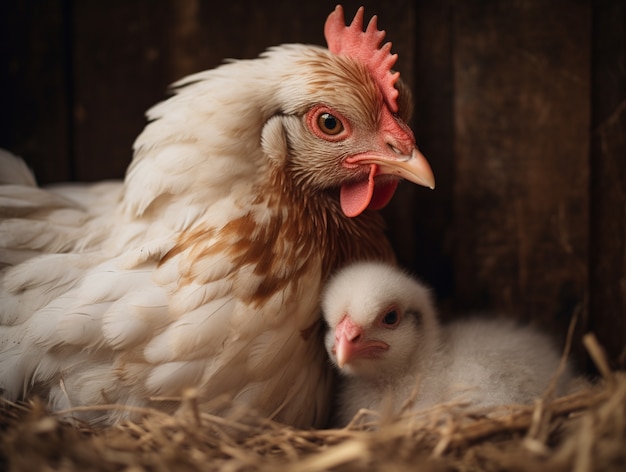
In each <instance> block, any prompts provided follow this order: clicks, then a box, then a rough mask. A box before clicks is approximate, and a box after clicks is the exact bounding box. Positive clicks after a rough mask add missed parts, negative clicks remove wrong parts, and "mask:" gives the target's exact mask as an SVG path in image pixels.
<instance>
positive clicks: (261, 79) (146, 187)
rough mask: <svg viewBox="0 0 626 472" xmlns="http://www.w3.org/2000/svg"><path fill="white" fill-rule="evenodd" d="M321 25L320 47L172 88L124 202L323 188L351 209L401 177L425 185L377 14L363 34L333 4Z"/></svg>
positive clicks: (192, 200)
mask: <svg viewBox="0 0 626 472" xmlns="http://www.w3.org/2000/svg"><path fill="white" fill-rule="evenodd" d="M325 33H326V37H327V41H328V44H329V49H325V48H321V47H317V46H309V45H302V44H290V45H282V46H278V47H274V48H271V49H269V50H268V51H266V52H265V53H263V54H262V55H261V56H260V57H259V58H257V59H251V60H240V61H230V62H228V63H226V64H224V65H222V66H221V67H218V68H216V69H213V70H209V71H205V72H201V73H198V74H195V75H192V76H190V77H187V78H185V79H183V80H182V81H180V82H179V83H177V84H175V85H176V87H177V88H176V89H175V92H176V94H175V95H174V96H173V97H171V98H170V99H169V100H167V101H165V102H163V103H161V104H158V105H157V106H155V107H153V108H152V109H151V110H150V111H149V113H148V116H149V118H150V119H151V120H152V121H151V123H150V124H148V126H147V127H146V129H145V130H144V132H143V133H142V134H141V135H140V136H139V138H138V139H137V141H136V143H135V150H136V152H135V157H134V160H133V163H132V164H131V166H130V168H129V171H128V174H127V178H126V195H125V203H126V207H127V208H129V209H130V210H131V211H132V212H133V213H135V214H141V213H143V212H144V211H145V210H146V209H147V208H148V207H149V206H150V205H152V203H153V202H167V201H176V202H180V203H183V202H184V204H185V205H186V206H187V207H188V208H189V207H192V206H193V205H197V206H201V205H206V204H207V202H211V201H215V200H216V199H217V198H221V197H223V195H224V194H225V193H230V194H232V193H233V192H235V193H245V192H248V193H250V189H253V190H254V192H257V193H259V192H260V193H267V192H270V191H282V195H293V194H296V198H301V199H302V200H303V201H304V200H308V201H315V200H319V199H320V196H321V195H330V198H335V199H336V198H339V200H340V202H341V209H342V210H343V213H344V214H345V215H347V216H350V217H352V216H357V215H359V214H360V213H361V212H363V211H364V210H365V209H366V208H374V209H377V208H381V207H383V206H384V205H385V204H387V203H388V202H389V200H390V199H391V197H392V195H393V193H394V191H395V189H396V187H397V184H398V182H399V181H400V180H401V179H407V180H409V181H412V182H414V183H417V184H420V185H424V186H427V187H431V188H432V187H434V177H433V174H432V171H431V169H430V166H429V165H428V162H427V161H426V159H425V158H424V157H423V156H422V154H421V153H420V152H419V151H418V150H417V148H416V145H415V138H414V136H413V133H412V132H411V130H410V128H409V126H408V125H407V120H408V119H409V117H410V114H411V97H410V93H409V91H408V89H407V88H406V87H405V86H404V85H403V84H402V82H401V81H400V80H399V74H398V73H397V72H392V70H391V67H392V65H393V63H394V62H395V59H396V56H395V55H392V54H390V48H391V44H390V43H386V44H384V45H383V46H381V42H382V39H383V38H384V36H385V33H384V32H383V31H379V30H378V29H377V27H376V18H375V17H374V18H373V19H372V21H370V23H369V24H368V26H367V28H366V29H365V31H363V9H362V8H361V9H359V11H358V12H357V14H356V16H355V19H354V21H353V22H352V23H351V25H350V26H346V25H345V21H344V17H343V10H342V8H341V7H340V6H339V7H337V9H336V10H335V11H334V12H333V13H331V14H330V15H329V17H328V20H327V23H326V28H325ZM157 174H158V175H157ZM237 186H240V188H241V192H239V190H236V188H237ZM246 189H247V190H246ZM254 192H252V193H254ZM199 211H202V210H199Z"/></svg>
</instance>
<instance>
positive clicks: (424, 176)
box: [346, 147, 435, 189]
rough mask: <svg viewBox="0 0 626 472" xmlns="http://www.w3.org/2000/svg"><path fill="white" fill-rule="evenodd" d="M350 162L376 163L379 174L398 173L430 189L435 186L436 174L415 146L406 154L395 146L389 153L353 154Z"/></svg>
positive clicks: (399, 175)
mask: <svg viewBox="0 0 626 472" xmlns="http://www.w3.org/2000/svg"><path fill="white" fill-rule="evenodd" d="M346 162H347V163H349V164H357V163H358V164H359V165H369V166H372V165H376V166H378V172H377V174H378V175H381V174H382V175H396V176H398V177H401V178H403V179H406V180H408V181H410V182H413V183H414V184H418V185H422V186H424V187H428V188H430V189H434V188H435V176H434V174H433V170H432V169H431V168H430V164H429V163H428V161H427V160H426V158H425V157H424V155H423V154H422V153H421V152H420V151H419V150H418V149H417V148H416V147H414V148H413V149H412V151H411V153H410V154H408V155H405V154H402V153H401V152H400V151H397V150H395V148H390V151H389V152H387V153H384V154H383V153H371V154H369V153H368V154H361V155H356V156H352V157H350V158H348V159H346Z"/></svg>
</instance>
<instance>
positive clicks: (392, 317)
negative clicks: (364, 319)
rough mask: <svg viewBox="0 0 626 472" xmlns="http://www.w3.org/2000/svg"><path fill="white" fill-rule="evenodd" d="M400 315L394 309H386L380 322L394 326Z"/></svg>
mask: <svg viewBox="0 0 626 472" xmlns="http://www.w3.org/2000/svg"><path fill="white" fill-rule="evenodd" d="M399 319H400V316H399V315H398V312H397V311H396V310H390V311H388V312H387V313H386V314H385V316H384V317H383V319H382V323H383V324H384V325H387V326H395V325H396V324H397V323H398V320H399Z"/></svg>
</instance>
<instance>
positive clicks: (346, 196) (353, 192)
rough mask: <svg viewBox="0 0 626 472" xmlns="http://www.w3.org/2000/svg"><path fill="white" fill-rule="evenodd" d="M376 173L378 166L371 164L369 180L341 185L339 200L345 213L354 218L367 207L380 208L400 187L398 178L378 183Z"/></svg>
mask: <svg viewBox="0 0 626 472" xmlns="http://www.w3.org/2000/svg"><path fill="white" fill-rule="evenodd" d="M376 174H378V166H377V165H376V164H371V165H370V173H369V176H368V179H367V180H363V181H360V182H356V183H350V184H344V185H342V186H341V191H340V193H339V201H340V203H341V209H342V211H343V213H344V215H346V216H347V217H350V218H352V217H355V216H359V215H360V214H361V213H363V212H364V211H365V209H367V208H370V209H372V210H380V209H381V208H383V207H384V206H385V205H387V203H389V201H390V200H391V198H392V197H393V194H394V193H395V191H396V188H397V187H398V180H395V179H394V180H389V181H387V182H385V183H382V184H378V185H376V182H375V180H374V177H375V176H376Z"/></svg>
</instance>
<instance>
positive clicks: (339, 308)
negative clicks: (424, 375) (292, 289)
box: [322, 262, 439, 378]
mask: <svg viewBox="0 0 626 472" xmlns="http://www.w3.org/2000/svg"><path fill="white" fill-rule="evenodd" d="M322 311H323V313H324V319H325V321H326V323H327V325H328V331H327V333H326V337H325V346H326V350H327V352H328V355H329V357H330V359H331V361H332V363H333V364H334V365H336V366H337V367H339V368H340V369H341V373H342V374H344V375H354V376H358V377H362V378H379V377H380V376H393V373H395V372H398V373H401V372H403V371H404V370H406V369H413V370H415V369H417V368H418V367H419V366H416V365H415V362H420V361H421V360H423V359H428V358H429V357H430V356H431V355H432V353H433V351H434V349H435V346H436V345H437V343H438V339H439V324H438V322H437V315H436V311H435V308H434V305H433V301H432V298H431V295H430V293H429V290H428V289H427V288H426V287H425V286H424V285H422V284H421V283H419V282H417V281H416V280H414V279H412V278H411V277H409V276H408V275H407V274H405V273H403V272H402V271H401V270H399V269H398V268H396V267H393V266H390V265H388V264H384V263H379V262H360V263H356V264H352V265H350V266H348V267H346V268H344V269H342V270H341V271H340V272H338V273H337V274H336V275H335V276H334V277H333V278H331V280H330V281H329V282H328V284H327V286H326V289H325V291H324V294H323V297H322Z"/></svg>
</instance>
